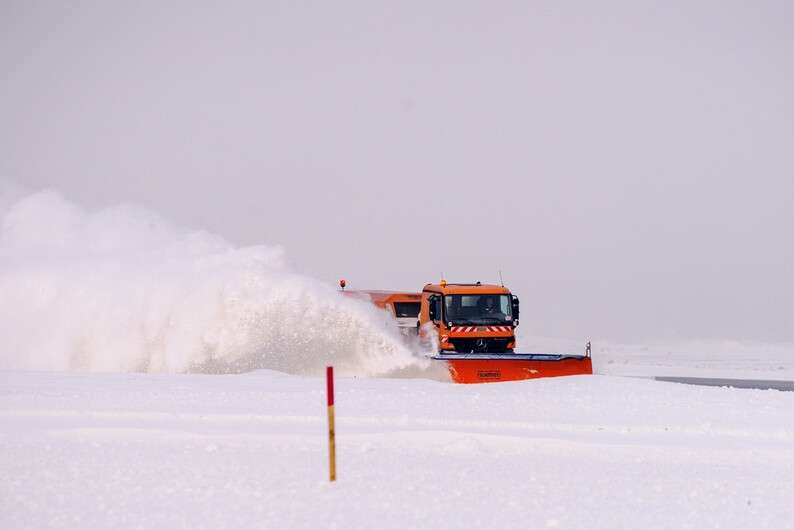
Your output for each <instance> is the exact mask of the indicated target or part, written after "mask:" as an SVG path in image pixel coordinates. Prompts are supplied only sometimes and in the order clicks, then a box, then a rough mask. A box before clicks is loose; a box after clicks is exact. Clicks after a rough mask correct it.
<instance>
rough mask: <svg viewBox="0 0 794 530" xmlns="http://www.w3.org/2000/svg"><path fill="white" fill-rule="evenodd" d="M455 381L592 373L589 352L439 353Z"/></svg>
mask: <svg viewBox="0 0 794 530" xmlns="http://www.w3.org/2000/svg"><path fill="white" fill-rule="evenodd" d="M433 359H435V360H438V361H445V362H446V363H447V366H448V368H449V374H450V376H452V380H453V381H454V382H456V383H497V382H500V381H520V380H523V379H538V378H541V377H560V376H566V375H592V373H593V362H592V358H591V357H590V356H589V355H567V354H562V355H557V354H546V353H439V354H437V355H435V356H433Z"/></svg>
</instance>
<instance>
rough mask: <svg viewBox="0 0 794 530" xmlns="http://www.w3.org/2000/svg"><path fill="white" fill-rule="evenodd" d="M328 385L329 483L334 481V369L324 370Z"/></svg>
mask: <svg viewBox="0 0 794 530" xmlns="http://www.w3.org/2000/svg"><path fill="white" fill-rule="evenodd" d="M325 379H326V383H327V385H328V462H329V464H330V473H331V475H330V476H331V482H333V481H335V480H336V428H335V427H334V367H333V366H329V367H327V368H326V369H325Z"/></svg>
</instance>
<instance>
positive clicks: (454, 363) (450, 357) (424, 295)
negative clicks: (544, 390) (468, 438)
mask: <svg viewBox="0 0 794 530" xmlns="http://www.w3.org/2000/svg"><path fill="white" fill-rule="evenodd" d="M340 285H341V286H342V288H343V293H344V294H345V295H347V296H355V297H359V298H362V299H366V300H369V301H370V302H372V303H373V304H375V305H376V306H378V307H380V308H383V309H387V310H389V311H390V312H391V313H392V315H394V316H395V318H396V319H397V321H398V325H399V326H400V328H401V330H402V331H403V333H404V334H406V335H409V334H416V333H418V334H420V335H422V336H425V337H427V336H428V334H434V335H436V338H437V339H438V342H437V344H438V351H437V352H436V353H435V355H433V356H432V358H433V359H435V360H439V361H443V362H445V363H447V367H448V369H449V374H450V377H451V378H452V380H453V381H454V382H456V383H493V382H500V381H518V380H523V379H537V378H541V377H559V376H566V375H583V374H592V373H593V365H592V359H591V357H590V346H589V343H588V346H587V350H586V353H585V354H584V355H569V354H546V353H514V349H515V347H516V336H515V329H516V327H517V326H518V322H519V319H518V317H519V305H518V298H516V297H515V296H513V295H512V293H511V292H510V290H509V289H508V288H506V287H504V286H502V285H486V284H481V283H480V282H477V283H473V284H452V283H447V282H445V281H443V280H442V281H441V282H440V283H438V284H427V285H425V286H424V288H423V289H422V292H421V293H410V292H398V291H344V286H345V283H344V281H342V282H340ZM489 299H490V300H489ZM483 302H490V309H486V306H488V304H487V303H483ZM489 310H490V312H489Z"/></svg>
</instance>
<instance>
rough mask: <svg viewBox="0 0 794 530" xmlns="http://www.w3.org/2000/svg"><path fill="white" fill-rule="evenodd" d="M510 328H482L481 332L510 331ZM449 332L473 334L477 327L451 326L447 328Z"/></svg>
mask: <svg viewBox="0 0 794 530" xmlns="http://www.w3.org/2000/svg"><path fill="white" fill-rule="evenodd" d="M511 329H512V328H511V327H510V326H484V327H482V331H500V332H505V331H510V330H511ZM449 331H451V332H452V333H473V332H475V331H477V326H452V327H451V328H449Z"/></svg>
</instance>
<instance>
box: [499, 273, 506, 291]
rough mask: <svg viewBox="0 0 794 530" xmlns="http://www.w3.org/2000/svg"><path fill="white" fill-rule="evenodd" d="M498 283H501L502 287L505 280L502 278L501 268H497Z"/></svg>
mask: <svg viewBox="0 0 794 530" xmlns="http://www.w3.org/2000/svg"><path fill="white" fill-rule="evenodd" d="M499 285H501V286H502V287H504V286H505V281H504V280H503V279H502V271H501V270H499Z"/></svg>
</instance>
